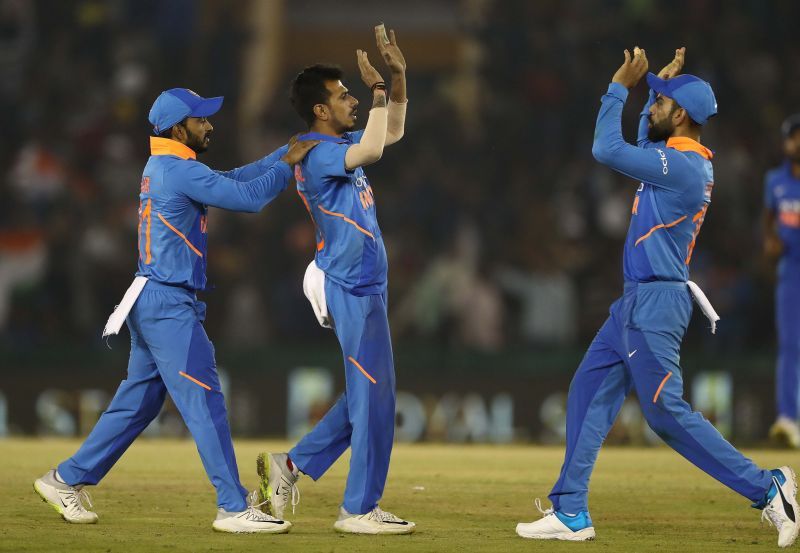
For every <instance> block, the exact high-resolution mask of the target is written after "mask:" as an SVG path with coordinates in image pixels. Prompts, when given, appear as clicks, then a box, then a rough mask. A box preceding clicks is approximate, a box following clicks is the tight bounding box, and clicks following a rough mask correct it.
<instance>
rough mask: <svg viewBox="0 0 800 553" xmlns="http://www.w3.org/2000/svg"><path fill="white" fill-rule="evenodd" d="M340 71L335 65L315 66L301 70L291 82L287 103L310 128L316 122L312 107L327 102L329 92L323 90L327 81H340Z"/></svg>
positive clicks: (325, 89)
mask: <svg viewBox="0 0 800 553" xmlns="http://www.w3.org/2000/svg"><path fill="white" fill-rule="evenodd" d="M343 74H344V73H342V69H341V68H340V67H338V66H336V65H324V64H319V63H318V64H316V65H310V66H308V67H306V68H305V69H303V71H302V72H300V73H298V75H297V76H296V77H295V78H294V79H293V80H292V85H291V89H290V92H289V101H290V102H291V103H292V107H294V110H295V111H296V112H297V115H299V116H300V117H301V118H302V119H303V121H305V122H306V124H307V125H308V126H309V127H311V125H313V124H314V121H315V120H316V116H315V115H314V106H315V105H317V104H325V103H327V102H328V98H329V97H330V92H329V91H328V89H327V88H325V83H326V82H327V81H338V80H341V78H342V75H343Z"/></svg>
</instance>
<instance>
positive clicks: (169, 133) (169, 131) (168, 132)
mask: <svg viewBox="0 0 800 553" xmlns="http://www.w3.org/2000/svg"><path fill="white" fill-rule="evenodd" d="M175 125H181V126H184V127H185V126H186V119H185V118H184V119H181V120H180V121H178V122H177V123H175ZM175 125H172V127H174V126H175ZM172 127H167V128H166V129H164V130H163V131H161V132H160V133H158V134H157V135H156V136H158V137H160V138H170V139H171V138H172Z"/></svg>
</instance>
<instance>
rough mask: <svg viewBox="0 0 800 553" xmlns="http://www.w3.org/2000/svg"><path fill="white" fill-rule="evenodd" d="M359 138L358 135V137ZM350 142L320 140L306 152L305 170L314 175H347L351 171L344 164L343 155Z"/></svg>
mask: <svg viewBox="0 0 800 553" xmlns="http://www.w3.org/2000/svg"><path fill="white" fill-rule="evenodd" d="M359 138H360V137H359ZM349 147H350V144H337V143H334V142H322V143H320V144H318V145H317V146H316V147H315V148H314V149H313V150H311V152H309V154H308V164H307V170H308V172H310V173H311V174H313V175H314V176H315V177H319V178H325V177H349V176H350V175H352V174H353V171H348V170H347V169H346V168H345V166H344V157H345V154H346V153H347V149H348V148H349Z"/></svg>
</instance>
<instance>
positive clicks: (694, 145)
mask: <svg viewBox="0 0 800 553" xmlns="http://www.w3.org/2000/svg"><path fill="white" fill-rule="evenodd" d="M667 148H674V149H676V150H678V151H681V152H694V153H696V154H700V155H701V156H703V157H704V158H706V159H711V158H712V157H714V152H712V151H711V150H709V149H708V148H706V147H705V146H703V145H702V144H700V143H699V142H698V141H697V140H692V139H691V138H689V137H688V136H673V137H672V138H670V139H668V140H667Z"/></svg>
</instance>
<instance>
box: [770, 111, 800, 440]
mask: <svg viewBox="0 0 800 553" xmlns="http://www.w3.org/2000/svg"><path fill="white" fill-rule="evenodd" d="M781 132H782V133H783V151H784V154H785V155H786V161H785V162H784V163H783V165H781V166H780V167H777V168H775V169H773V170H772V171H770V172H769V173H767V176H766V179H765V182H764V250H765V252H766V254H767V256H768V257H770V258H771V259H778V286H777V289H776V291H775V324H776V326H777V327H778V363H777V367H776V378H775V397H776V399H777V408H778V418H777V420H776V421H775V424H773V425H772V428H770V431H769V435H770V438H772V439H774V440H776V441H779V442H782V443H784V444H786V445H788V446H790V447H792V448H795V449H796V448H800V427H798V425H797V418H798V412H797V411H798V395H800V113H798V114H795V115H792V116H791V117H789V118H788V119H786V121H784V123H783V125H782V126H781Z"/></svg>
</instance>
